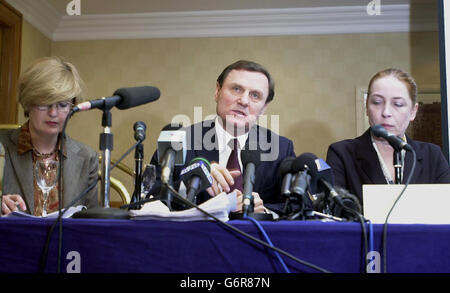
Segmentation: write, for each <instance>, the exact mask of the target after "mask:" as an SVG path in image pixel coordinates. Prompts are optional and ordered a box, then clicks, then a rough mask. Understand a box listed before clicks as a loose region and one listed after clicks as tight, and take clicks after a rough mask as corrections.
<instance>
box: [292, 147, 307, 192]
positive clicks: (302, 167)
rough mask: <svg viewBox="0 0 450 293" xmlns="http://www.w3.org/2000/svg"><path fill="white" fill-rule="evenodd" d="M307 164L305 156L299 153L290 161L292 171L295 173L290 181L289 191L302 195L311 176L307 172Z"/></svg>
mask: <svg viewBox="0 0 450 293" xmlns="http://www.w3.org/2000/svg"><path fill="white" fill-rule="evenodd" d="M308 168H309V167H308V165H307V161H306V160H305V156H303V155H300V156H298V157H297V158H296V159H295V160H294V161H293V162H292V169H291V171H292V173H294V174H296V175H295V178H294V181H293V183H292V186H291V189H290V192H291V193H292V194H295V195H297V196H301V197H304V196H305V194H306V189H307V188H308V186H309V183H310V181H311V176H310V175H309V174H308Z"/></svg>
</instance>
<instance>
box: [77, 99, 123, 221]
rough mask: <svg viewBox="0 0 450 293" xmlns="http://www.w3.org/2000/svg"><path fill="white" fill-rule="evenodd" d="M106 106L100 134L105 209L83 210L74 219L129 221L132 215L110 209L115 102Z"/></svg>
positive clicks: (109, 102)
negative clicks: (112, 130) (113, 109)
mask: <svg viewBox="0 0 450 293" xmlns="http://www.w3.org/2000/svg"><path fill="white" fill-rule="evenodd" d="M104 100H105V106H104V108H103V109H102V110H103V116H102V126H103V127H104V129H103V133H100V150H101V151H102V152H103V160H102V176H101V194H100V199H101V204H102V205H103V207H96V208H92V209H87V210H83V211H80V212H77V213H75V214H74V215H73V217H74V218H94V219H128V218H129V217H130V215H129V214H128V212H127V211H124V210H121V209H117V208H110V207H109V200H110V181H111V179H110V177H111V174H110V171H111V151H112V149H113V138H114V136H113V134H112V133H111V126H112V115H111V112H110V110H111V108H112V107H114V105H115V104H114V101H112V102H111V99H110V100H108V99H104Z"/></svg>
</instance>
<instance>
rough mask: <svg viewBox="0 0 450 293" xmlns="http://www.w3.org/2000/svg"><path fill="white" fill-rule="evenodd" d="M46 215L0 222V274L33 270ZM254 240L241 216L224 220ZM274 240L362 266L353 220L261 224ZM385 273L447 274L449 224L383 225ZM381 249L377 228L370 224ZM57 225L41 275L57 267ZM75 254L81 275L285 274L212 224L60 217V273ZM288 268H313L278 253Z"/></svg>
mask: <svg viewBox="0 0 450 293" xmlns="http://www.w3.org/2000/svg"><path fill="white" fill-rule="evenodd" d="M52 223H53V220H50V219H37V220H36V219H8V218H2V219H0V237H1V240H0V264H1V265H0V272H20V273H34V272H38V268H39V262H40V257H41V255H42V251H43V248H44V244H45V240H46V237H47V232H48V230H49V228H50V226H51V225H52ZM228 223H230V224H231V225H233V226H234V227H236V228H238V229H240V230H242V231H244V232H246V233H249V234H251V235H253V236H255V237H257V238H259V239H262V240H263V237H262V235H261V233H260V232H259V230H258V229H257V227H256V226H255V225H254V224H253V223H251V222H248V221H242V220H233V221H229V222H228ZM260 223H261V224H262V226H263V228H264V229H265V231H266V232H267V234H268V235H269V237H270V239H271V240H272V242H273V245H274V246H276V247H278V248H280V249H282V250H284V251H286V252H288V253H290V254H292V255H294V256H295V257H297V258H299V259H301V260H303V261H307V262H309V263H312V264H314V265H316V266H319V267H321V268H323V269H325V270H328V271H330V272H339V273H361V272H364V271H365V263H364V256H363V254H364V242H363V237H362V233H361V225H360V224H359V223H336V222H320V221H279V222H260ZM388 227H389V228H388V238H387V248H388V254H387V256H388V271H389V272H400V273H410V272H417V273H422V272H440V273H443V272H446V273H448V272H450V250H449V249H448V245H449V243H450V225H398V224H390V225H389V226H388ZM373 228H374V229H373V231H374V250H376V251H378V252H380V253H381V251H382V243H381V234H382V229H383V226H382V225H373ZM57 252H58V229H57V228H56V229H55V231H54V233H53V235H52V240H51V243H50V247H49V253H48V260H47V265H46V269H45V272H56V271H57V270H56V266H57ZM74 252H75V253H77V254H78V256H79V260H80V266H81V272H82V273H97V272H101V273H119V272H128V273H129V272H141V273H151V272H157V273H272V272H280V273H282V272H284V270H283V268H282V266H281V265H280V262H279V261H278V260H277V258H276V257H275V256H274V253H273V251H272V250H271V249H268V248H265V247H263V246H262V245H260V244H257V243H255V242H254V241H252V240H249V239H246V238H245V237H243V236H241V235H239V234H237V233H236V232H234V231H231V230H229V228H226V227H224V226H223V225H221V224H219V223H216V222H212V221H211V222H209V221H198V222H169V221H136V220H104V219H64V220H63V230H62V258H61V271H62V272H65V271H66V269H67V266H69V265H70V262H71V260H72V259H73V253H74ZM282 258H283V259H284V261H285V262H286V264H287V266H288V268H289V269H290V271H291V272H295V273H298V272H317V270H315V269H313V268H310V267H308V266H305V265H302V264H300V263H298V262H295V261H293V260H291V259H289V258H287V257H285V256H282Z"/></svg>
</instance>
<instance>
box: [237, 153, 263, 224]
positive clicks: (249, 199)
mask: <svg viewBox="0 0 450 293" xmlns="http://www.w3.org/2000/svg"><path fill="white" fill-rule="evenodd" d="M241 161H242V165H243V166H245V167H244V168H245V169H244V190H243V199H242V210H243V214H244V216H247V214H248V213H252V212H253V195H252V192H253V185H254V184H255V170H256V167H257V166H258V165H259V163H260V161H261V152H260V151H259V150H246V149H244V150H242V151H241Z"/></svg>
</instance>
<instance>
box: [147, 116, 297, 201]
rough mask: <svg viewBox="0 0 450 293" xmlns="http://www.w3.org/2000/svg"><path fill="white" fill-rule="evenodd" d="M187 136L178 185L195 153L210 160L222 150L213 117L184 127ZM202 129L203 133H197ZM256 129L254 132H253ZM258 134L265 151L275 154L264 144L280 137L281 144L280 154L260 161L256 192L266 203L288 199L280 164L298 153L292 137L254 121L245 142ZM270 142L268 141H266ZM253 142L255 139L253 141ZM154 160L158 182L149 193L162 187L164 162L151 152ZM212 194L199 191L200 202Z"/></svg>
mask: <svg viewBox="0 0 450 293" xmlns="http://www.w3.org/2000/svg"><path fill="white" fill-rule="evenodd" d="M185 130H186V137H187V149H188V150H187V152H186V160H185V165H184V166H176V167H175V170H174V172H173V181H174V186H175V187H176V188H178V187H179V184H180V172H181V170H182V169H183V168H185V167H186V166H187V165H188V164H189V162H190V161H191V160H192V159H193V158H196V157H203V158H205V159H207V160H209V161H210V162H219V151H218V143H217V140H216V132H215V128H214V120H207V121H203V122H200V123H197V124H194V125H191V126H188V127H186V128H185ZM200 130H201V135H198V134H197V135H195V133H196V132H197V133H199V131H200ZM252 132H253V133H252ZM255 137H256V138H257V142H258V143H259V142H261V143H262V145H263V151H264V152H265V153H271V151H273V153H274V154H275V152H276V149H274V148H272V147H270V148H269V149H267V150H265V149H266V148H267V147H264V146H265V145H266V146H267V145H270V146H272V144H270V142H272V141H274V140H275V142H276V140H278V144H274V145H275V147H278V155H277V156H276V157H275V159H274V160H271V161H261V162H260V164H259V165H258V166H257V168H256V170H255V183H254V186H253V191H254V192H257V193H258V194H259V195H260V197H261V199H262V200H263V201H264V203H280V202H282V201H284V200H285V199H282V198H281V197H280V189H281V178H280V176H279V174H278V167H279V165H280V163H281V162H282V161H283V160H284V159H285V158H286V157H288V156H293V157H295V152H294V145H293V143H292V141H291V140H289V139H287V138H285V137H283V136H279V135H277V134H276V133H274V132H272V131H271V130H269V129H266V128H264V127H260V126H258V125H255V126H254V127H253V128H252V129H251V130H250V133H249V139H247V142H246V146H248V144H249V140H250V139H252V138H255ZM203 141H211V142H213V146H212V147H208V146H207V148H209V150H208V149H205V146H204V145H203ZM265 142H268V143H265ZM250 143H255V141H252V142H250ZM151 164H153V165H155V166H156V183H155V185H154V188H153V189H152V191H151V192H150V194H153V195H157V194H159V191H160V189H161V166H160V165H159V164H158V155H157V152H156V151H155V153H154V154H153V156H152V159H151ZM209 198H210V195H209V194H208V193H207V192H206V191H204V192H201V193H200V194H199V195H197V204H200V203H202V202H204V201H206V200H208V199H209Z"/></svg>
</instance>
